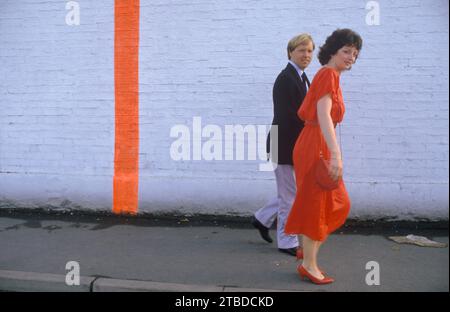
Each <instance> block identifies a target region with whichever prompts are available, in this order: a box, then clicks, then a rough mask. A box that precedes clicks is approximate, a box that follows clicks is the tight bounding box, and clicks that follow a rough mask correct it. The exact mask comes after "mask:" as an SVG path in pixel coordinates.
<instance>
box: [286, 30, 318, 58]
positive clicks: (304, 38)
mask: <svg viewBox="0 0 450 312" xmlns="http://www.w3.org/2000/svg"><path fill="white" fill-rule="evenodd" d="M308 42H311V43H312V45H313V50H314V49H315V48H316V45H315V44H314V41H313V39H312V37H311V35H310V34H308V33H304V34H300V35H298V36H295V37H294V38H292V39H291V40H289V43H288V46H287V55H288V59H291V57H290V53H291V52H292V51H294V50H295V49H296V48H297V47H298V46H299V45H301V44H307V43H308Z"/></svg>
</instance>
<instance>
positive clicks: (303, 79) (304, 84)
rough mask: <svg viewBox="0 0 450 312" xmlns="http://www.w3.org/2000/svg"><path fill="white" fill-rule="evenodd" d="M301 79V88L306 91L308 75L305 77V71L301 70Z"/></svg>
mask: <svg viewBox="0 0 450 312" xmlns="http://www.w3.org/2000/svg"><path fill="white" fill-rule="evenodd" d="M301 80H302V88H303V90H304V91H305V93H306V91H307V90H308V88H307V86H308V85H307V83H308V82H307V81H308V77H306V73H305V72H303V74H302V78H301Z"/></svg>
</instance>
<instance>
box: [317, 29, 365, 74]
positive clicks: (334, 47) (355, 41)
mask: <svg viewBox="0 0 450 312" xmlns="http://www.w3.org/2000/svg"><path fill="white" fill-rule="evenodd" d="M344 46H354V47H355V48H356V49H357V50H358V51H361V48H362V39H361V36H360V35H359V34H358V33H356V32H354V31H353V30H351V29H348V28H344V29H336V30H335V31H334V32H333V33H332V34H331V36H328V38H327V40H326V41H325V43H324V45H323V46H321V47H320V50H319V55H318V57H319V62H320V64H322V65H325V64H328V62H329V61H330V59H331V57H332V56H333V55H335V54H336V52H337V51H338V50H339V49H340V48H342V47H344Z"/></svg>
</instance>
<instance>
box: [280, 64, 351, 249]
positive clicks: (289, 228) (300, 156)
mask: <svg viewBox="0 0 450 312" xmlns="http://www.w3.org/2000/svg"><path fill="white" fill-rule="evenodd" d="M328 93H329V94H330V95H331V98H332V107H331V119H332V120H333V123H334V124H336V123H339V122H341V121H342V119H343V117H344V112H345V106H344V101H343V98H342V92H341V88H340V86H339V73H338V72H337V71H336V70H334V69H333V68H331V67H322V68H321V69H320V70H319V71H318V72H317V74H316V76H315V77H314V79H313V82H312V83H311V87H310V89H309V90H308V93H307V95H306V97H305V99H304V101H303V103H302V105H301V106H300V109H299V110H298V113H297V114H298V116H299V117H300V118H301V119H302V120H304V121H305V127H304V128H303V130H302V132H301V133H300V136H299V137H298V139H297V141H296V143H295V147H294V151H293V162H294V170H295V177H296V184H297V194H296V197H295V201H294V204H293V206H292V208H291V212H290V214H289V217H288V220H287V223H286V226H285V229H284V231H285V233H286V234H304V235H306V236H308V237H309V238H310V239H313V240H316V241H324V240H325V239H326V238H327V236H328V235H329V234H330V233H331V232H333V231H335V230H336V229H338V228H339V227H340V226H342V225H343V224H344V222H345V220H346V219H347V216H348V213H349V211H350V199H349V197H348V194H347V190H346V189H345V185H344V182H343V180H342V181H341V183H340V184H339V187H338V188H337V189H335V190H332V191H326V190H324V189H322V188H321V187H320V186H319V185H318V184H317V183H316V181H315V179H314V175H313V173H312V168H313V166H314V164H315V163H316V161H317V160H318V159H319V155H320V150H321V149H322V152H323V155H324V156H325V158H326V159H329V158H330V151H329V150H328V147H327V144H326V142H325V138H324V137H323V136H322V131H321V130H320V126H319V122H318V119H317V102H318V100H319V99H320V98H322V97H323V96H324V95H326V94H328Z"/></svg>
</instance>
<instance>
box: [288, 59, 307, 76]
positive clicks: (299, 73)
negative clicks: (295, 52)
mask: <svg viewBox="0 0 450 312" xmlns="http://www.w3.org/2000/svg"><path fill="white" fill-rule="evenodd" d="M288 62H289V63H290V64H291V65H292V66H294V68H295V70H296V71H297V73H298V75H299V76H300V79H302V75H303V73H304V71H303V70H301V69H300V67H298V65H297V64H295V63H294V62H292V61H291V60H289V61H288Z"/></svg>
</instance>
